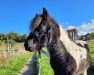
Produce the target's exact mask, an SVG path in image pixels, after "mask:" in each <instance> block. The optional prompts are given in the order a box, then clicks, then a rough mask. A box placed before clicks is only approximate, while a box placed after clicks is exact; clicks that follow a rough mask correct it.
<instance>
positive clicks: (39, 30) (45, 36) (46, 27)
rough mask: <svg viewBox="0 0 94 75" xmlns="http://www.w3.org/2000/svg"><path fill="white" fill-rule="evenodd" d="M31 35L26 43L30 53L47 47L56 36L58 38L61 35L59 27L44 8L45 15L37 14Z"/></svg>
mask: <svg viewBox="0 0 94 75" xmlns="http://www.w3.org/2000/svg"><path fill="white" fill-rule="evenodd" d="M30 29H31V33H30V34H29V36H28V38H27V39H26V41H25V44H24V46H25V49H26V50H28V51H35V50H41V48H42V47H47V46H48V45H49V44H50V43H51V42H52V39H53V37H54V38H55V36H54V34H53V33H55V34H56V36H57V37H58V36H59V35H60V34H59V33H57V32H56V31H58V32H59V26H58V25H57V24H56V23H55V22H54V21H53V20H52V18H50V16H49V14H48V12H47V10H46V9H45V8H43V13H42V14H40V15H37V14H36V17H35V18H34V19H33V21H32V23H31V26H30Z"/></svg>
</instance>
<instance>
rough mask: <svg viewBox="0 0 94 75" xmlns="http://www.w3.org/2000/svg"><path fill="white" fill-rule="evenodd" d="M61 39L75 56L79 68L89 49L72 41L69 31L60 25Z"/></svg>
mask: <svg viewBox="0 0 94 75" xmlns="http://www.w3.org/2000/svg"><path fill="white" fill-rule="evenodd" d="M60 34H61V35H60V40H61V41H62V42H63V43H64V45H65V47H66V49H67V51H68V52H69V53H70V54H71V55H72V56H73V58H74V59H75V61H76V65H77V69H76V71H77V70H78V69H79V66H80V63H81V61H82V60H84V59H86V58H87V51H86V49H85V48H83V47H80V46H78V45H76V44H75V43H74V42H73V41H71V40H70V39H69V37H68V35H67V33H66V32H65V31H64V30H63V29H62V28H61V27H60Z"/></svg>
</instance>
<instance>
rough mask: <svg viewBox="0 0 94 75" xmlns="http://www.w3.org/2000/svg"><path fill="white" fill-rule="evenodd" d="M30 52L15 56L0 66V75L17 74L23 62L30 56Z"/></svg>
mask: <svg viewBox="0 0 94 75" xmlns="http://www.w3.org/2000/svg"><path fill="white" fill-rule="evenodd" d="M31 56H32V54H31V53H27V54H25V55H22V56H20V57H19V58H16V59H14V60H12V61H10V62H9V63H7V64H6V65H5V66H4V67H2V68H0V75H17V73H18V72H19V71H20V69H21V68H22V67H24V64H25V63H26V62H27V60H29V58H31Z"/></svg>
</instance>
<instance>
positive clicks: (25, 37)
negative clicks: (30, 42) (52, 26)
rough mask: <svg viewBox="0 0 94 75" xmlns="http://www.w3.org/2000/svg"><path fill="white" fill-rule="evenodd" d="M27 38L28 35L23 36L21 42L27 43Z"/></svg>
mask: <svg viewBox="0 0 94 75" xmlns="http://www.w3.org/2000/svg"><path fill="white" fill-rule="evenodd" d="M27 37H28V34H24V35H22V36H21V41H22V42H25V40H26V39H27Z"/></svg>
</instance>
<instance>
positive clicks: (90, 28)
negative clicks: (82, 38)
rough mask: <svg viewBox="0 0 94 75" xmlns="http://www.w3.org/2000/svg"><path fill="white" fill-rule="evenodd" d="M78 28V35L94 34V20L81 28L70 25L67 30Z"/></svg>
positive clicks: (80, 26)
mask: <svg viewBox="0 0 94 75" xmlns="http://www.w3.org/2000/svg"><path fill="white" fill-rule="evenodd" d="M73 28H76V29H77V30H78V35H85V34H87V33H90V32H94V19H92V20H91V22H90V23H85V24H82V25H79V26H74V25H70V26H68V27H67V29H73Z"/></svg>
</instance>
